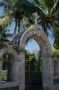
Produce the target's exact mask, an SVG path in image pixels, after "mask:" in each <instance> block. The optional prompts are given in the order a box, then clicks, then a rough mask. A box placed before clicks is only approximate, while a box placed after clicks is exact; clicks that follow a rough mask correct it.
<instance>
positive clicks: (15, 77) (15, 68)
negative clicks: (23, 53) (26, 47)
mask: <svg viewBox="0 0 59 90" xmlns="http://www.w3.org/2000/svg"><path fill="white" fill-rule="evenodd" d="M19 67H20V58H18V57H16V58H14V59H13V60H11V71H10V79H11V80H12V81H13V82H16V83H19V77H20V76H19V75H20V72H19Z"/></svg>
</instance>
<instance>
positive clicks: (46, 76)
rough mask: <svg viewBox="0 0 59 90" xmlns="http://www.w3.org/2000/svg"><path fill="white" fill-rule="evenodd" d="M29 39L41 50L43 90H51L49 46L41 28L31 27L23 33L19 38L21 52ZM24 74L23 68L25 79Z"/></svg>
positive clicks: (51, 73) (51, 77)
mask: <svg viewBox="0 0 59 90" xmlns="http://www.w3.org/2000/svg"><path fill="white" fill-rule="evenodd" d="M30 37H33V38H34V39H35V40H36V41H37V43H38V44H39V45H40V48H41V54H42V81H43V90H51V88H52V85H53V72H52V61H51V60H52V59H51V49H52V48H51V45H50V43H49V40H48V38H47V36H46V34H45V33H44V31H43V29H42V27H41V26H31V27H30V28H29V29H28V30H26V31H25V32H24V33H23V35H22V37H21V38H20V48H21V49H22V50H24V47H25V45H26V41H27V40H28V38H30ZM21 58H22V57H21ZM23 60H24V61H23V62H24V63H25V59H23ZM22 66H23V65H22ZM24 72H25V69H24V67H23V77H24V78H25V74H24ZM22 90H23V89H22Z"/></svg>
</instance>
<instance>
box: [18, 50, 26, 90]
mask: <svg viewBox="0 0 59 90" xmlns="http://www.w3.org/2000/svg"><path fill="white" fill-rule="evenodd" d="M19 58H20V65H19V74H20V76H19V90H25V51H24V50H20V53H19Z"/></svg>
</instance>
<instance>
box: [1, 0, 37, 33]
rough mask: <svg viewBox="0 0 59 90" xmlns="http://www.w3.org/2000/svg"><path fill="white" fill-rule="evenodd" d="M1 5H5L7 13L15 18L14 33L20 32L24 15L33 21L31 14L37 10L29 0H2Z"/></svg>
mask: <svg viewBox="0 0 59 90" xmlns="http://www.w3.org/2000/svg"><path fill="white" fill-rule="evenodd" d="M0 6H4V11H5V15H7V16H11V17H12V18H13V19H14V21H15V30H14V34H15V33H18V34H19V33H20V22H21V20H22V19H23V17H24V16H25V17H27V18H29V19H28V20H29V21H31V18H30V16H31V15H32V12H35V11H36V10H37V7H36V6H35V5H34V4H33V3H31V2H29V1H27V0H3V1H1V3H0Z"/></svg>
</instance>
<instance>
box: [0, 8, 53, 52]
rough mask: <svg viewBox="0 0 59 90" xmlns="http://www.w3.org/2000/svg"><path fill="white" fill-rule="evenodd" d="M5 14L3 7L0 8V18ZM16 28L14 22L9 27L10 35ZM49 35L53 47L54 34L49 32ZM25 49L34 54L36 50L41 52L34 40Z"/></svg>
mask: <svg viewBox="0 0 59 90" xmlns="http://www.w3.org/2000/svg"><path fill="white" fill-rule="evenodd" d="M3 14H4V12H3V8H2V7H1V8H0V16H2V15H3ZM14 27H15V23H14V22H12V24H11V25H9V27H8V29H9V30H10V31H9V32H10V33H13V32H14ZM49 33H50V35H49V36H48V38H49V41H50V43H51V46H52V44H53V37H52V33H51V31H50V30H49ZM25 49H26V50H28V51H29V52H31V53H32V52H33V51H34V49H35V50H36V51H39V45H38V44H37V42H36V41H35V40H33V39H32V40H29V41H28V43H27V45H26V46H25Z"/></svg>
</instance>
